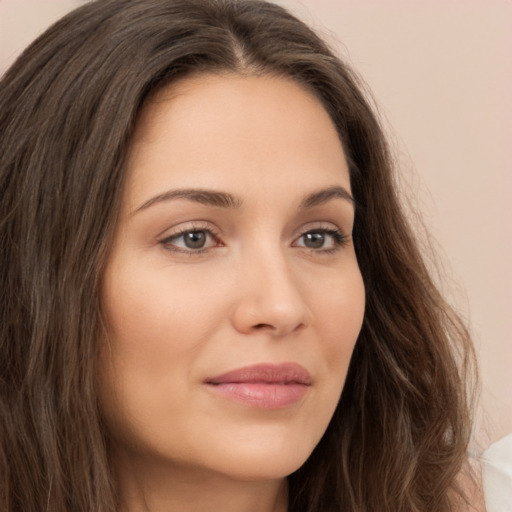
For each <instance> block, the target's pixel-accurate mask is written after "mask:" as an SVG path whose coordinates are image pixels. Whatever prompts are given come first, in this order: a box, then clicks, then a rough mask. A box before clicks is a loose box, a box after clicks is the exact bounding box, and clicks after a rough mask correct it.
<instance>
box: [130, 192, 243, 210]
mask: <svg viewBox="0 0 512 512" xmlns="http://www.w3.org/2000/svg"><path fill="white" fill-rule="evenodd" d="M173 199H188V200H189V201H194V202H196V203H200V204H204V205H206V206H217V207H219V208H240V206H242V200H241V199H239V198H237V197H235V196H234V195H232V194H229V193H227V192H218V191H215V190H206V189H197V188H187V189H179V190H169V191H168V192H164V193H163V194H159V195H157V196H155V197H152V198H151V199H148V200H147V201H146V202H145V203H143V204H142V205H141V206H139V208H137V209H136V210H135V211H134V212H133V213H134V214H135V213H137V212H139V211H141V210H146V209H147V208H149V207H150V206H153V205H154V204H157V203H162V202H165V201H171V200H173Z"/></svg>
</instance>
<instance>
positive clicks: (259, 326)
mask: <svg viewBox="0 0 512 512" xmlns="http://www.w3.org/2000/svg"><path fill="white" fill-rule="evenodd" d="M269 327H272V326H271V325H269V324H257V325H255V326H254V328H255V329H260V330H261V329H268V328H269Z"/></svg>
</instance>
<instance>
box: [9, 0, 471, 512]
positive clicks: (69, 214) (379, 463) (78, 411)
mask: <svg viewBox="0 0 512 512" xmlns="http://www.w3.org/2000/svg"><path fill="white" fill-rule="evenodd" d="M206 71H209V72H222V71H230V72H235V73H250V74H276V75H279V76H285V77H288V78H291V79H293V80H296V81H297V82H299V83H301V84H303V85H304V86H306V87H307V88H309V90H310V91H312V92H313V93H314V94H315V95H316V96H317V98H318V99H319V100H320V101H321V102H322V103H323V105H324V106H325V108H326V110H327V111H328V112H329V114H330V116H331V117H332V119H333V121H334V123H335V124H336V127H337V129H338V132H339V135H340V138H341V140H342V143H343V145H344V148H345V151H346V154H347V155H348V160H349V167H350V172H351V184H352V191H353V194H354V197H355V200H356V203H357V209H356V221H355V228H354V243H355V246H356V251H357V256H358V261H359V265H360V269H361V272H362V275H363V279H364V282H365V287H366V291H367V296H366V301H367V302H366V304H367V305H366V313H365V319H364V323H363V327H362V331H361V333H360V336H359V339H358V342H357V345H356V349H355V352H354V354H353V357H352V361H351V366H350V370H349V374H348V377H347V381H346V384H345V388H344V390H343V394H342V397H341V400H340V403H339V406H338V408H337V410H336V412H335V414H334V417H333V418H332V421H331V423H330V425H329V427H328V429H327V432H326V434H325V435H324V437H323V438H322V440H321V442H320V443H319V445H318V446H317V447H316V449H315V450H314V452H313V454H312V455H311V457H310V458H309V459H308V461H307V462H306V463H305V464H304V465H303V467H301V468H300V469H299V470H298V471H296V472H295V473H294V474H292V475H290V476H289V488H290V504H289V509H290V510H291V511H294V512H320V511H321V512H334V511H338V512H339V511H345V512H348V511H353V512H356V511H358V512H377V511H378V512H382V511H393V512H406V511H407V512H420V511H423V512H426V511H428V512H441V511H447V510H449V509H450V507H451V505H450V501H451V498H450V496H451V494H450V493H451V490H453V488H454V486H455V484H454V482H455V479H456V475H457V474H458V473H459V471H460V470H461V467H462V466H463V464H464V462H465V460H466V450H467V444H468V440H469V436H470V430H471V423H470V412H471V411H470V402H469V401H468V394H467V382H468V381H467V376H468V370H469V369H470V363H471V361H472V349H471V344H470V341H469V336H468V334H467V331H466V329H465V328H464V325H463V323H462V322H461V321H460V320H459V319H458V318H457V316H456V315H455V314H454V313H453V311H452V310H451V308H450V307H449V306H448V305H447V304H446V303H445V301H444V300H443V299H442V297H441V295H440V294H439V293H438V291H437V289H436V287H435V286H434V284H433V282H432V279H431V278H430V276H429V273H428V271H427V269H426V267H425V264H424V263H423V259H422V256H421V254H420V252H419V250H418V245H417V242H416V241H415V238H414V236H413V235H412V230H411V228H410V226H409V225H408V222H407V221H406V219H405V217H404V214H403V212H402V208H401V206H400V204H399V197H398V192H397V188H396V186H395V184H394V178H393V172H394V169H393V163H392V159H391V157H390V153H389V150H388V148H387V145H386V142H385V138H384V136H383V133H382V130H381V128H380V126H379V123H378V121H377V118H376V116H375V114H374V112H373V111H372V108H371V107H370V105H369V102H368V101H367V99H366V98H365V94H364V93H363V92H362V88H361V85H360V83H359V81H358V79H357V77H356V76H355V74H354V73H353V72H352V71H351V70H350V69H349V67H348V66H347V65H346V64H345V63H343V62H342V61H341V60H340V59H339V58H338V57H336V56H335V55H334V54H333V52H332V51H331V50H330V49H329V48H328V47H327V46H326V45H325V44H324V42H322V40H320V39H319V38H318V37H317V36H316V35H315V34H314V33H313V32H312V31H311V30H310V29H309V28H308V27H306V26H305V25H304V24H303V23H302V22H300V21H298V20H297V19H295V18H294V17H293V16H292V15H290V14H289V13H287V12H286V11H285V10H284V9H282V8H280V7H278V6H276V5H273V4H271V3H266V2H261V1H257V0H239V1H231V0H99V1H96V2H91V3H88V4H87V5H84V6H83V7H81V8H79V9H77V10H76V11H74V12H72V13H71V14H69V15H68V16H66V17H65V18H63V19H62V20H60V21H59V22H58V23H56V24H55V25H54V26H52V27H51V28H50V29H49V30H47V31H46V33H44V34H43V35H42V36H41V37H39V38H38V39H37V40H36V41H35V42H34V43H33V44H32V45H30V46H29V47H28V48H27V49H26V50H25V52H24V53H23V54H22V56H21V57H20V58H19V59H18V60H17V61H16V62H15V63H14V65H13V66H12V67H11V68H10V69H9V70H8V71H7V73H6V74H5V76H4V77H3V79H2V80H1V82H0V244H1V245H0V290H1V293H0V304H1V306H0V315H1V317H0V369H1V370H0V510H2V511H3V512H42V511H45V510H48V511H52V512H64V511H70V510H72V511H74V512H80V511H83V512H90V511H92V510H94V511H97V512H113V511H115V510H116V495H115V482H114V481H113V479H112V476H111V470H110V466H109V460H108V443H107V441H106V438H105V432H104V428H103V426H102V420H101V415H100V414H99V408H98V404H97V392H96V382H95V373H96V372H95V365H96V360H97V354H98V340H99V339H100V338H101V332H100V331H101V325H102V314H101V305H100V302H99V296H100V294H99V290H100V286H101V277H102V270H103V268H104V265H105V261H106V258H107V256H108V250H109V246H110V243H111V239H112V234H113V230H114V227H115V224H116V219H117V214H118V209H119V204H120V198H121V194H122V191H123V180H124V164H125V159H126V155H127V151H128V148H129V144H130V138H131V134H132V132H133V129H134V124H135V122H136V119H137V115H138V112H139V111H140V109H141V107H142V105H143V104H144V100H145V99H146V98H147V97H148V95H149V94H150V93H152V92H153V91H155V90H157V89H158V88H159V87H162V86H163V85H164V84H165V85H167V84H169V83H172V82H173V80H176V79H178V78H180V77H183V76H185V75H188V74H191V73H198V72H206Z"/></svg>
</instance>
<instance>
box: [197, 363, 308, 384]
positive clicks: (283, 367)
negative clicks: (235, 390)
mask: <svg viewBox="0 0 512 512" xmlns="http://www.w3.org/2000/svg"><path fill="white" fill-rule="evenodd" d="M205 382H206V383H207V384H227V383H242V382H251V383H262V384H292V383H293V384H303V385H306V386H309V385H310V384H311V375H310V374H309V372H308V371H307V370H306V369H305V368H304V367H303V366H301V365H300V364H298V363H279V364H274V363H263V364H255V365H251V366H244V367H242V368H237V369H235V370H230V371H228V372H226V373H223V374H222V375H217V376H215V377H208V378H207V379H205Z"/></svg>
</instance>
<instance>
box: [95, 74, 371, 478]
mask: <svg viewBox="0 0 512 512" xmlns="http://www.w3.org/2000/svg"><path fill="white" fill-rule="evenodd" d="M127 172H128V175H127V187H126V190H125V196H124V199H123V207H122V212H121V218H120V221H119V225H118V229H117V234H116V236H115V240H114V244H113V248H112V252H111V255H110V259H109V261H108V265H107V268H106V272H105V276H104V284H103V297H102V300H103V306H104V309H105V313H106V318H107V322H108V334H109V336H108V341H106V342H105V345H104V349H103V350H102V355H101V358H100V383H101V397H100V398H101V404H102V409H103V414H104V415H105V419H106V422H107V427H108V429H109V434H110V436H111V438H112V440H113V445H114V453H115V454H116V455H115V456H116V457H118V458H119V459H120V460H123V461H130V460H131V461H133V460H136V459H137V460H144V461H146V462H149V463H151V461H155V462H156V461H158V463H159V464H161V463H162V462H164V463H166V464H167V463H168V465H169V467H173V468H176V469H177V470H184V469H185V468H187V470H188V471H195V470H197V471H203V472H204V471H205V470H207V471H212V472H215V473H216V474H221V475H229V476H230V477H231V478H233V477H236V478H241V479H245V480H247V479H279V478H283V477H284V476H285V475H287V474H289V473H291V472H293V471H294V470H296V469H297V468H298V467H300V466H301V465H302V464H303V462H304V461H305V460H306V459H307V457H308V456H309V455H310V453H311V452H312V450H313V448H314V447H315V445H316V444H317V443H318V441H319V440H320V438H321V437H322V435H323V433H324V431H325V429H326V427H327V425H328V423H329V421H330V419H331V416H332V414H333V412H334V409H335V408H336V405H337V403H338V400H339V397H340V394H341V391H342V388H343V385H344V381H345V377H346V374H347V368H348V365H349V361H350V358H351V355H352V351H353V349H354V344H355V343H356V339H357V336H358V334H359V330H360V328H361V323H362V319H363V312H364V288H363V282H362V279H361V274H360V272H359V268H358V264H357V260H356V255H355V252H354V246H353V244H352V239H351V232H352V226H353V222H354V206H353V203H352V200H351V195H350V194H351V191H350V180H349V173H348V169H347V163H346V159H345V155H344V152H343V149H342V146H341V144H340V141H339V139H338V136H337V133H336V130H335V127H334V126H333V124H332V122H331V119H330V117H329V116H328V114H327V113H326V111H325V110H324V109H323V107H322V105H321V104H320V102H319V101H318V100H317V99H316V98H315V97H314V96H313V95H312V94H311V93H309V92H307V91H306V90H305V89H303V88H302V87H301V86H299V85H297V84H296V83H294V82H292V81H289V80H286V79H283V78H276V77H270V76H263V77H247V76H246V77H240V76H236V75H227V74H226V75H201V76H197V77H193V78H188V79H185V80H183V81H181V82H179V83H178V84H174V85H173V86H172V87H171V88H169V89H167V90H164V91H161V92H159V93H158V94H157V95H156V97H154V98H153V99H152V101H151V102H149V103H148V104H147V106H146V107H145V109H144V111H143V113H142V116H141V118H140V120H139V123H138V125H137V129H136V133H135V136H134V140H133V145H132V148H131V152H130V155H129V164H128V171H127Z"/></svg>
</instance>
